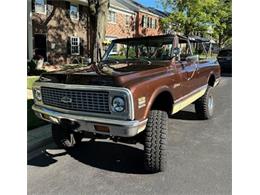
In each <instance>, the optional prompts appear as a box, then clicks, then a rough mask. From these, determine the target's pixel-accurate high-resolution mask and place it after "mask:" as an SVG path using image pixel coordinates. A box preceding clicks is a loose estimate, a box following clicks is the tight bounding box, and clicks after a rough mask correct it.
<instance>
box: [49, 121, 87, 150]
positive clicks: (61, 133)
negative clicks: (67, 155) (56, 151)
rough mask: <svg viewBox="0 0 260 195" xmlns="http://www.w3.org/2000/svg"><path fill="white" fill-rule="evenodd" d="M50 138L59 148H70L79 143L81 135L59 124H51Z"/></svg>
mask: <svg viewBox="0 0 260 195" xmlns="http://www.w3.org/2000/svg"><path fill="white" fill-rule="evenodd" d="M52 138H53V140H54V142H55V143H56V145H57V146H58V147H59V148H71V147H74V146H76V145H78V144H80V143H81V140H82V138H83V135H82V134H81V133H79V132H73V131H71V130H70V129H69V128H64V127H62V126H61V125H56V124H53V125H52Z"/></svg>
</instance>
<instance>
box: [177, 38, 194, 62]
mask: <svg viewBox="0 0 260 195" xmlns="http://www.w3.org/2000/svg"><path fill="white" fill-rule="evenodd" d="M178 48H180V55H179V59H180V60H181V61H185V60H186V57H188V56H190V55H191V50H190V47H189V44H188V42H187V40H180V42H179V44H178Z"/></svg>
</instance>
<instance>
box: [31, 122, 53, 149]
mask: <svg viewBox="0 0 260 195" xmlns="http://www.w3.org/2000/svg"><path fill="white" fill-rule="evenodd" d="M51 142H52V137H51V125H44V126H41V127H38V128H36V129H33V130H30V131H27V153H30V152H32V151H34V150H36V149H38V148H40V147H42V146H44V145H47V144H49V143H51Z"/></svg>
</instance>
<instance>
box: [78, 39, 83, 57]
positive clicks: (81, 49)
mask: <svg viewBox="0 0 260 195" xmlns="http://www.w3.org/2000/svg"><path fill="white" fill-rule="evenodd" d="M79 41H80V42H79V54H80V55H81V56H83V55H84V46H83V43H84V40H83V39H79Z"/></svg>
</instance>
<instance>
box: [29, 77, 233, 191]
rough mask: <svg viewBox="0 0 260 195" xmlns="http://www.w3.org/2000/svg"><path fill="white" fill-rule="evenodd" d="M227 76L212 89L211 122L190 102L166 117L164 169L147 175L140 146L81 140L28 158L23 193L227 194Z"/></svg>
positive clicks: (229, 149)
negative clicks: (73, 146)
mask: <svg viewBox="0 0 260 195" xmlns="http://www.w3.org/2000/svg"><path fill="white" fill-rule="evenodd" d="M231 90H232V78H231V77H223V78H222V81H221V83H220V85H219V86H218V87H217V88H216V89H215V102H216V110H215V111H216V112H215V117H214V118H213V119H212V120H208V121H203V120H198V119H197V118H196V115H195V113H194V108H193V106H189V107H187V108H186V109H185V110H184V111H181V112H179V113H177V114H176V115H174V116H173V117H172V118H171V119H170V121H169V129H170V130H169V146H168V152H169V155H168V162H169V163H168V170H167V172H164V173H157V174H147V173H145V172H144V171H143V169H142V155H143V152H142V149H143V147H142V145H139V144H138V145H127V144H121V143H113V142H110V141H101V140H98V141H96V142H92V143H90V142H84V144H82V147H81V148H80V149H79V150H77V151H71V152H69V153H61V154H59V155H57V156H56V157H50V156H48V155H46V154H44V153H43V154H42V155H40V156H38V157H36V158H34V159H32V160H30V161H29V162H28V194H55V195H56V194H70V195H71V194H231V188H232V178H231V177H232V159H231V156H232V147H231V144H232V130H231V129H232V123H231V122H232V121H231V119H232V98H231Z"/></svg>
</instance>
